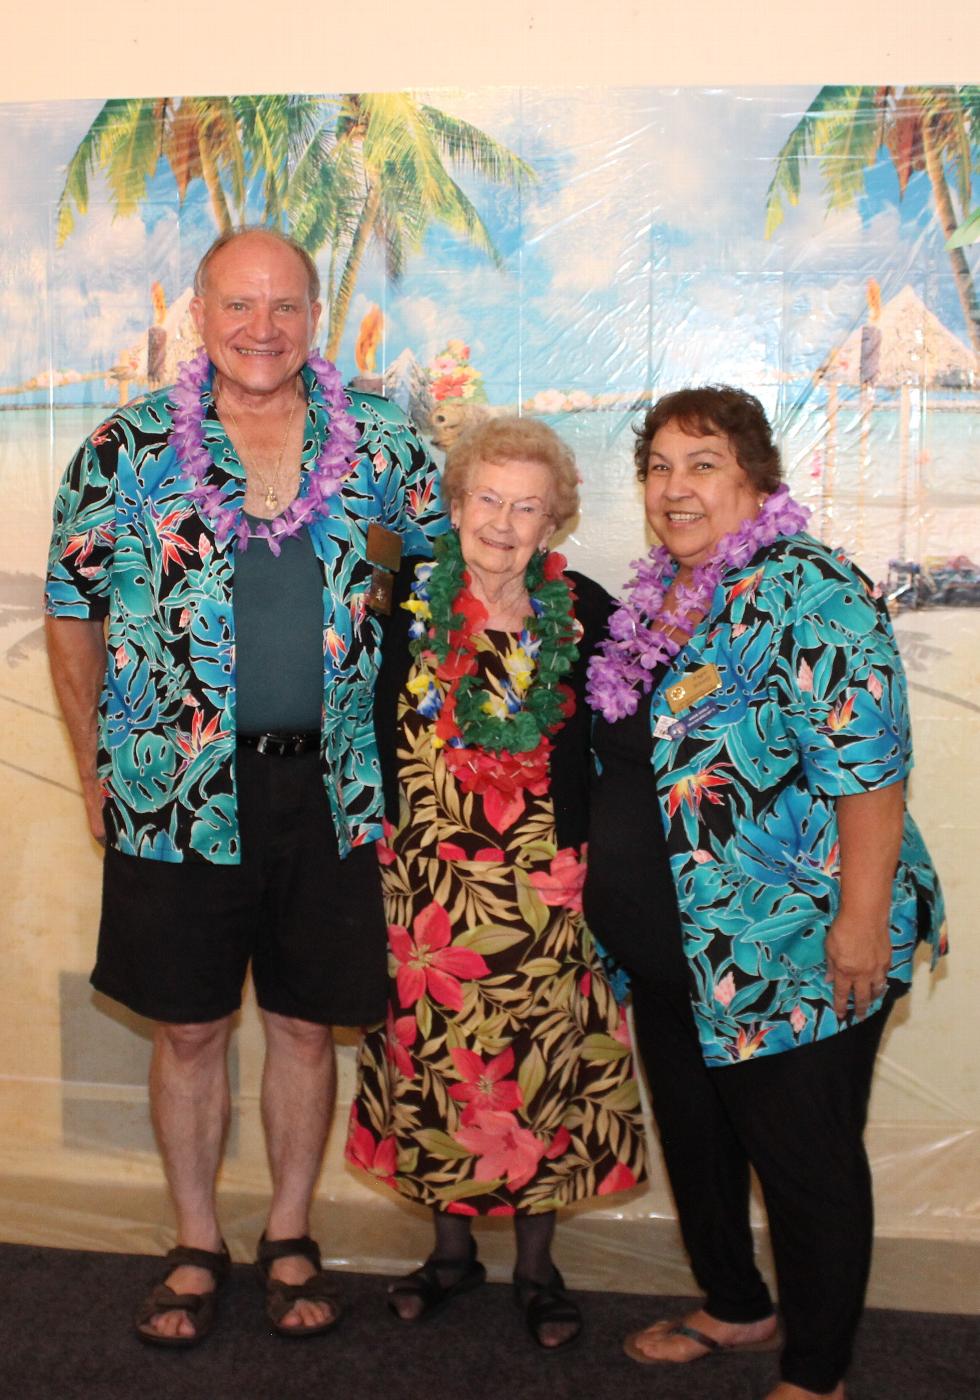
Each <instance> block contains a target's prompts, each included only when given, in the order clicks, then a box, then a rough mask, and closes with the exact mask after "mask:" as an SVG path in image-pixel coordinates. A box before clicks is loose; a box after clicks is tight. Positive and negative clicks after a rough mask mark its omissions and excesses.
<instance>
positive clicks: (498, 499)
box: [463, 491, 551, 525]
mask: <svg viewBox="0 0 980 1400" xmlns="http://www.w3.org/2000/svg"><path fill="white" fill-rule="evenodd" d="M463 494H464V496H469V498H470V500H471V501H472V502H473V504H474V505H475V506H476V507H477V509H478V510H479V511H480V513H481V514H483V515H499V514H500V512H501V511H502V510H503V509H504V507H505V506H506V508H507V509H508V511H513V513H514V516H515V517H516V518H517V519H518V520H523V521H525V522H526V523H527V524H528V525H530V524H532V523H536V522H537V521H539V520H544V519H546V518H550V517H551V511H550V510H545V508H544V506H543V505H541V504H540V503H539V502H538V501H505V500H504V499H503V497H502V496H498V495H497V494H496V492H494V491H464V492H463Z"/></svg>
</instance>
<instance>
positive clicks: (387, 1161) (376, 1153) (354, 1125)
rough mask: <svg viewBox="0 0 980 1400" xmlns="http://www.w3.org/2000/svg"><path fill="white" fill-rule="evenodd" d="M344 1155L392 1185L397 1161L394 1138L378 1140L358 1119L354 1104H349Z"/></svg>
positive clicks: (362, 1168) (355, 1164) (364, 1169)
mask: <svg viewBox="0 0 980 1400" xmlns="http://www.w3.org/2000/svg"><path fill="white" fill-rule="evenodd" d="M345 1156H346V1157H347V1160H348V1161H349V1162H353V1164H354V1166H355V1167H360V1168H361V1170H362V1171H366V1172H370V1173H371V1175H372V1176H378V1177H380V1178H381V1180H382V1181H384V1182H386V1183H387V1184H388V1185H389V1186H394V1184H395V1183H394V1181H393V1177H394V1174H395V1167H396V1165H397V1162H398V1150H397V1147H396V1145H395V1139H394V1138H393V1137H387V1138H382V1139H381V1141H380V1142H379V1141H378V1140H377V1139H376V1138H375V1137H374V1136H373V1134H372V1133H371V1132H370V1131H369V1130H368V1129H367V1128H365V1127H364V1125H363V1124H362V1123H361V1122H360V1120H359V1119H358V1116H357V1105H356V1104H351V1111H350V1126H349V1128H348V1132H347V1146H346V1148H345Z"/></svg>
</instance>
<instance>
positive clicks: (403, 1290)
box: [388, 1239, 487, 1323]
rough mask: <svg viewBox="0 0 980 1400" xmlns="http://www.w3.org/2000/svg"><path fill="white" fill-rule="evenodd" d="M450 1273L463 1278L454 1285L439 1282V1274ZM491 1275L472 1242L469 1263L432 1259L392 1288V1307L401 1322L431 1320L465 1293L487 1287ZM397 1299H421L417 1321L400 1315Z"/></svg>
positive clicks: (396, 1282)
mask: <svg viewBox="0 0 980 1400" xmlns="http://www.w3.org/2000/svg"><path fill="white" fill-rule="evenodd" d="M440 1269H442V1271H443V1273H448V1272H449V1271H450V1270H451V1271H453V1272H455V1273H458V1274H459V1278H457V1279H455V1280H454V1281H453V1282H452V1283H442V1282H441V1280H440V1278H439V1270H440ZM486 1281H487V1271H486V1269H485V1268H484V1267H483V1265H482V1264H481V1263H480V1261H479V1259H477V1257H476V1241H475V1240H473V1239H471V1240H470V1255H469V1258H468V1259H465V1260H464V1259H438V1258H436V1257H435V1256H434V1255H431V1256H430V1257H429V1258H428V1259H426V1261H425V1263H424V1264H423V1265H422V1266H421V1268H418V1269H413V1270H412V1272H411V1273H410V1274H406V1275H405V1277H404V1278H400V1279H397V1280H396V1281H395V1282H394V1283H390V1284H389V1285H388V1307H389V1308H390V1309H391V1311H392V1312H393V1313H394V1315H395V1317H397V1318H398V1320H399V1322H408V1323H414V1322H422V1321H423V1320H424V1319H425V1318H427V1317H432V1315H433V1313H437V1312H439V1310H440V1309H441V1308H444V1307H445V1306H446V1304H447V1303H449V1302H451V1301H452V1299H453V1298H458V1297H459V1295H460V1294H461V1293H469V1292H471V1291H472V1289H474V1288H479V1287H480V1284H481V1283H486ZM396 1298H418V1299H419V1302H420V1303H421V1305H422V1306H421V1310H420V1311H419V1312H417V1313H416V1314H415V1316H414V1317H405V1316H404V1315H403V1314H402V1313H400V1312H399V1311H398V1307H397V1305H396V1303H395V1299H396Z"/></svg>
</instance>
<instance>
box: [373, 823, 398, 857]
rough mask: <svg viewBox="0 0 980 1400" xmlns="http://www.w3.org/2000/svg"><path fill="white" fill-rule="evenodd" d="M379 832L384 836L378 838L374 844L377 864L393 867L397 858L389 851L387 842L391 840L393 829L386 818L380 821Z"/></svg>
mask: <svg viewBox="0 0 980 1400" xmlns="http://www.w3.org/2000/svg"><path fill="white" fill-rule="evenodd" d="M381 830H382V832H383V833H384V834H383V835H382V836H379V837H378V839H377V841H376V842H375V844H374V849H375V851H377V853H378V864H379V865H394V863H395V861H396V860H397V859H398V857H397V856H396V855H395V852H394V851H393V850H392V849H391V847H390V846H389V844H388V842H389V841H390V840H391V838H392V836H393V834H394V830H395V828H394V827H393V826H392V824H391V822H390V821H389V820H388V818H387V817H384V818H383V819H382V823H381Z"/></svg>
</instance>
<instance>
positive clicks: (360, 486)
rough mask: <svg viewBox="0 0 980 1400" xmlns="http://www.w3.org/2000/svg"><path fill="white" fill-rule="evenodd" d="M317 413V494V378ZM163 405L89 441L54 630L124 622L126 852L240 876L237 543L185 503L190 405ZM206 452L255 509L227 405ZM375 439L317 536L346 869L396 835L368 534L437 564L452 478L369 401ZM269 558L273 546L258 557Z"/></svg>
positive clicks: (116, 417)
mask: <svg viewBox="0 0 980 1400" xmlns="http://www.w3.org/2000/svg"><path fill="white" fill-rule="evenodd" d="M303 377H304V379H305V381H306V386H307V391H308V396H309V408H308V415H307V424H306V436H305V441H304V448H303V468H304V471H303V477H302V481H301V486H300V490H301V492H304V493H305V491H306V489H307V485H308V480H309V468H310V466H311V465H312V463H313V462H314V461H315V460H316V457H317V454H318V453H319V451H320V449H321V446H322V444H323V441H324V435H325V433H326V432H327V429H328V414H327V410H326V406H325V405H324V403H323V399H322V394H321V392H320V390H319V387H318V386H317V384H316V381H315V379H314V377H313V375H312V373H311V372H310V371H309V369H304V371H303ZM170 395H171V391H170V390H167V389H163V390H160V391H159V392H158V393H154V394H150V395H148V396H147V397H145V398H142V399H139V400H137V401H136V402H134V403H132V404H129V405H128V406H127V407H125V408H123V409H120V410H119V411H118V412H117V413H114V414H113V415H112V416H111V417H110V418H109V419H107V421H106V422H104V423H103V424H102V425H101V427H99V428H97V429H96V431H95V432H94V433H93V434H92V436H91V437H90V438H89V439H88V440H87V441H86V442H85V443H83V445H82V447H81V448H80V449H79V451H78V453H77V454H76V456H75V457H74V459H73V461H72V462H71V464H70V465H69V467H68V470H67V472H66V473H65V477H64V479H63V481H62V483H61V488H60V490H59V492H58V496H57V499H56V501H55V506H54V532H53V536H52V542H51V553H50V558H49V565H48V579H47V588H46V596H45V604H46V608H47V611H48V613H49V614H50V615H51V616H52V617H67V618H107V619H108V624H107V642H108V665H107V670H106V678H105V688H104V690H103V693H102V700H101V705H100V713H99V773H100V777H101V781H102V784H103V789H104V792H105V797H106V826H107V832H108V839H109V840H110V842H111V843H112V845H114V846H115V847H116V848H117V849H119V850H120V851H123V852H126V853H129V854H133V855H138V856H145V857H149V858H151V859H154V860H164V861H174V862H179V861H183V860H201V861H207V862H210V863H212V864H215V865H237V864H238V862H239V860H240V858H241V857H240V847H239V835H238V821H237V806H236V797H235V763H234V754H235V738H236V735H235V628H234V613H233V609H232V583H233V577H234V569H235V548H234V544H233V542H228V543H225V544H224V545H220V544H218V542H217V541H216V539H215V535H214V531H213V530H212V529H211V528H210V526H209V525H208V523H207V521H206V520H205V519H204V517H203V516H202V515H201V514H199V513H198V511H197V509H196V508H195V506H194V505H193V504H192V503H191V502H190V501H189V500H188V499H187V497H186V495H185V492H186V491H187V490H188V489H189V488H190V486H191V485H192V483H191V482H190V481H189V480H188V478H187V477H186V476H185V475H183V474H182V472H181V469H180V464H179V462H178V461H177V457H176V453H175V451H174V449H173V447H172V445H171V443H170V442H169V439H168V435H169V432H170V429H171V426H172V415H173V411H174V405H173V402H172V398H171V396H170ZM204 404H205V411H206V417H205V422H204V436H205V441H206V444H207V447H208V451H209V453H210V455H211V458H212V464H213V481H214V483H215V484H216V485H217V486H218V487H222V488H224V487H226V486H228V487H229V490H230V492H231V494H230V495H229V497H228V500H229V503H230V504H232V505H234V504H237V503H238V502H239V501H240V500H241V499H242V498H243V495H244V472H243V469H242V466H241V463H240V462H239V460H238V458H237V456H236V455H235V451H234V448H233V447H232V445H231V443H230V441H229V439H228V437H227V434H226V433H225V430H224V428H223V426H222V424H221V421H220V419H219V418H218V417H217V415H216V413H215V412H214V405H213V402H212V399H211V395H210V391H208V392H206V394H205V397H204ZM351 411H352V413H353V414H354V417H355V419H356V420H357V422H358V424H359V426H360V428H361V441H360V444H359V447H358V452H357V457H356V459H355V462H354V465H353V468H352V471H351V473H350V475H349V476H347V477H346V478H345V480H344V484H343V487H342V489H341V491H340V492H338V493H337V495H335V496H334V497H333V499H332V501H331V507H330V513H329V514H328V515H326V516H324V517H321V518H319V519H316V520H314V521H313V522H312V523H311V524H310V525H309V526H307V528H308V529H309V531H310V536H311V539H312V542H313V547H314V550H315V552H316V555H317V557H318V558H319V560H320V562H321V565H322V569H323V641H324V649H323V722H322V736H321V760H322V767H323V778H324V784H325V786H326V791H327V796H328V799H329V802H330V806H331V811H332V814H333V820H334V825H335V828H336V831H337V840H338V844H339V847H340V850H341V853H342V854H346V853H347V851H349V850H350V848H351V847H352V846H355V845H361V844H363V843H364V842H366V841H372V840H375V839H376V838H377V837H379V836H380V835H381V820H382V795H381V775H380V770H379V765H378V756H377V747H376V743H375V736H374V727H373V723H372V696H373V690H374V681H375V676H376V674H377V670H378V666H379V664H380V641H381V627H380V625H379V622H378V619H377V617H376V616H375V615H374V614H373V613H372V612H371V611H370V609H369V608H368V607H367V606H366V595H367V593H368V590H369V585H370V580H371V571H372V566H371V564H370V562H369V561H368V559H367V548H366V536H367V528H368V525H369V524H370V523H371V522H372V521H377V522H378V523H379V524H381V525H383V526H385V527H386V528H388V529H390V530H393V531H397V533H398V534H399V535H400V536H401V538H402V544H403V553H404V554H405V555H406V556H407V555H412V554H414V555H418V554H431V552H432V542H433V540H434V539H435V537H436V536H437V535H438V534H440V533H441V532H442V531H443V530H444V529H446V527H447V523H448V522H447V521H446V518H445V515H444V513H443V511H442V507H441V504H440V499H439V487H438V478H437V475H436V471H435V467H434V465H433V463H432V460H431V458H430V457H429V455H428V452H427V451H426V449H425V447H424V445H423V443H422V441H421V439H420V438H419V437H418V436H417V435H416V433H415V432H414V431H413V429H412V428H411V426H410V425H409V423H408V422H407V421H406V419H405V418H404V416H403V415H402V414H401V412H400V411H399V410H398V409H397V408H396V407H395V406H394V405H392V404H390V403H389V402H387V400H385V399H382V398H379V397H377V396H375V395H371V394H352V395H351ZM249 547H250V548H252V549H259V548H261V549H265V548H268V546H267V545H266V544H264V543H262V542H259V541H253V542H252V543H251V544H250V546H249Z"/></svg>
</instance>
